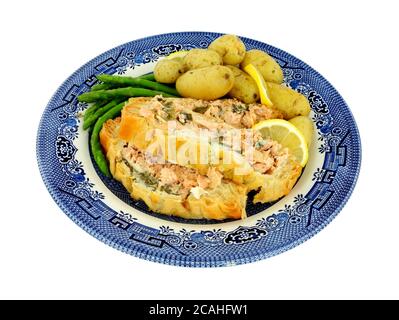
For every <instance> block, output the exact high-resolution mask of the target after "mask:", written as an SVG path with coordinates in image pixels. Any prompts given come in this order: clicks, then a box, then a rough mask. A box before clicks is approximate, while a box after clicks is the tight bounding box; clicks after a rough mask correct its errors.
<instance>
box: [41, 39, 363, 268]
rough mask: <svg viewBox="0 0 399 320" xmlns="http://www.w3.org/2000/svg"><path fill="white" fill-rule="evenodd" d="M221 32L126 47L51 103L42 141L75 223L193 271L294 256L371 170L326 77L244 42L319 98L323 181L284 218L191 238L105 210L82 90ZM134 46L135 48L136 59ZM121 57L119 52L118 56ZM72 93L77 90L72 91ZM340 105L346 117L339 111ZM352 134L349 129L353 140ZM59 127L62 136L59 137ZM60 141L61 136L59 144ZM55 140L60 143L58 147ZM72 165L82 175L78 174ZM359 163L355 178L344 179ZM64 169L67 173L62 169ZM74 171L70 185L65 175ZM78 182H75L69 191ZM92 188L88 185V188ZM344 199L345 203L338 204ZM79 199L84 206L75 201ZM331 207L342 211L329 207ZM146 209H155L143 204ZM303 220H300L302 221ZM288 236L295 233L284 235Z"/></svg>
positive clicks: (45, 174) (72, 81)
mask: <svg viewBox="0 0 399 320" xmlns="http://www.w3.org/2000/svg"><path fill="white" fill-rule="evenodd" d="M220 35H221V34H219V33H212V32H176V33H168V34H161V35H154V36H151V37H147V38H142V39H139V40H135V41H131V42H128V43H125V44H123V45H120V46H118V47H115V48H113V49H111V50H108V51H107V52H105V53H103V54H101V55H99V56H97V57H96V58H94V59H92V60H90V61H89V62H88V63H86V64H85V65H83V66H82V67H80V68H79V69H78V70H77V71H75V72H74V73H73V74H72V75H71V76H70V77H68V79H67V80H65V82H64V83H63V84H62V85H61V86H60V87H59V89H58V90H57V91H56V93H55V94H54V95H53V97H52V98H51V99H50V101H49V103H48V105H47V107H46V109H45V111H44V113H43V116H42V118H41V120H40V124H39V128H38V133H37V142H36V149H37V150H36V152H37V160H38V165H39V170H40V173H41V175H42V178H43V181H44V183H45V185H46V187H47V189H48V190H49V193H50V194H51V196H52V198H53V199H54V201H55V202H56V203H57V204H58V206H59V207H60V208H61V209H62V210H63V211H64V212H65V213H66V214H67V216H68V217H70V218H71V220H73V221H74V222H75V223H76V224H77V225H79V226H80V227H81V228H82V229H84V230H85V231H86V232H88V233H89V234H91V235H93V236H94V237H96V238H97V239H99V240H101V241H102V242H104V243H106V244H108V245H110V246H111V247H114V248H116V249H118V250H120V251H123V252H125V253H129V254H131V255H134V256H137V257H140V258H143V259H146V260H150V261H155V262H160V263H166V264H170V265H177V266H185V267H219V266H230V265H236V264H243V263H249V262H253V261H257V260H260V259H265V258H268V257H271V256H274V255H277V254H279V253H282V252H284V251H287V250H289V249H291V248H293V247H295V246H297V245H299V244H301V243H303V242H304V241H306V240H308V239H309V238H311V237H312V236H313V235H315V234H316V233H318V232H319V231H320V230H321V229H323V228H324V227H325V226H326V225H327V224H328V223H329V222H331V221H332V219H333V218H334V217H335V216H336V215H337V214H338V213H339V212H340V211H341V210H342V208H343V206H344V205H345V204H346V202H347V201H348V199H349V197H350V195H351V193H352V192H353V189H354V187H355V185H356V181H357V178H358V175H359V172H360V166H361V142H360V135H359V131H358V128H357V126H356V123H355V120H354V118H353V115H352V113H351V111H350V109H349V107H348V106H347V104H346V103H345V101H344V100H343V98H342V97H341V96H340V95H339V93H338V92H337V91H336V90H335V88H334V87H333V86H332V85H331V84H330V83H329V82H328V81H327V80H326V79H325V78H324V77H323V76H321V75H320V74H319V73H318V72H317V71H315V70H314V69H313V68H311V67H310V66H308V65H307V64H305V63H304V62H302V61H301V60H299V59H297V58H295V57H293V56H292V55H290V54H288V53H286V52H285V51H283V50H280V49H278V48H275V47H273V46H270V45H267V44H264V43H262V42H259V41H256V40H252V39H248V38H244V37H241V38H242V39H243V41H244V42H245V44H246V45H247V47H249V48H260V49H263V50H266V51H268V52H269V53H271V54H272V55H273V56H274V57H275V58H276V59H277V60H278V61H279V63H280V64H281V65H282V67H283V69H284V71H285V80H286V82H287V84H288V85H289V86H291V87H293V88H295V89H297V90H298V91H301V92H302V93H304V94H305V95H307V97H308V99H309V100H310V101H311V105H312V109H313V111H314V121H315V124H316V127H317V129H318V134H319V135H318V137H319V139H321V141H323V144H321V145H320V147H319V152H320V153H321V154H324V159H323V166H320V167H318V168H317V170H316V171H315V172H313V178H312V181H315V182H314V185H312V186H311V187H310V188H309V189H307V191H308V192H307V193H306V195H303V194H298V195H297V196H298V198H299V200H297V199H296V198H295V199H296V200H297V202H296V200H295V199H294V204H293V205H290V204H285V207H284V208H283V209H281V208H280V209H279V210H278V211H276V213H275V214H274V213H273V214H271V215H270V214H269V215H265V216H264V217H263V218H262V219H261V220H257V222H256V224H255V225H252V226H248V225H244V224H243V226H239V227H237V228H233V229H228V228H227V229H226V230H224V227H223V225H221V224H218V225H216V226H217V227H219V228H221V229H218V230H216V229H213V231H210V230H205V231H198V232H197V231H195V232H188V233H189V234H188V236H187V234H185V233H184V232H183V233H182V230H184V231H186V229H182V230H180V231H179V232H175V231H173V229H172V228H169V227H168V225H173V226H176V222H173V220H172V222H170V223H168V222H167V221H163V224H164V225H166V226H161V227H160V230H158V229H156V228H155V229H154V228H153V226H149V227H146V226H145V225H143V224H141V223H139V222H141V221H140V219H139V221H135V220H137V219H136V218H134V217H133V218H132V219H130V218H129V217H126V215H124V212H122V211H121V210H119V211H120V212H118V209H116V210H114V209H113V208H110V207H109V203H108V205H107V204H103V202H102V199H103V198H102V194H101V192H98V191H96V190H94V189H95V188H96V187H98V184H97V185H95V186H92V185H91V184H93V183H91V182H90V181H89V178H88V176H89V173H88V171H90V169H88V168H87V166H84V165H81V164H79V159H75V157H76V153H77V151H78V150H77V149H78V148H76V146H75V145H74V143H75V142H76V141H77V139H79V135H80V138H81V137H82V133H79V123H80V120H79V119H78V117H77V114H78V112H79V111H81V110H83V109H84V108H85V107H87V106H81V105H79V104H77V102H76V99H75V98H76V95H77V94H78V93H80V92H82V90H83V91H87V90H88V89H89V88H90V87H91V86H92V85H93V84H94V83H95V81H94V79H93V70H94V69H95V71H94V74H96V73H102V72H106V73H114V72H117V73H125V72H126V70H127V69H129V70H130V69H131V70H130V71H132V70H133V71H134V69H136V70H137V69H140V68H143V67H145V65H146V64H147V63H149V64H151V63H153V62H154V61H156V60H157V59H158V58H160V57H162V56H163V55H166V54H168V53H170V52H173V51H177V50H182V49H185V48H186V47H187V46H188V48H190V47H206V46H207V45H208V44H209V42H210V41H211V40H212V39H214V38H216V37H218V36H220ZM165 41H166V44H165V43H164V42H165ZM172 41H173V42H172ZM149 44H150V46H149ZM129 49H132V50H130V51H131V52H129ZM136 49H137V50H136ZM154 49H156V50H154ZM124 50H125V52H124ZM140 50H141V51H140ZM118 52H119V55H115V54H116V53H118ZM122 53H123V54H122ZM129 54H131V56H129ZM123 59H125V60H126V61H125V60H123ZM110 65H111V66H112V67H110ZM293 70H294V71H293ZM297 71H298V73H296V72H297ZM77 79H79V81H77ZM76 82H78V83H76ZM71 88H72V89H73V90H75V91H71ZM68 99H69V100H68ZM337 106H338V107H339V108H338V111H337V110H335V109H336V108H337ZM79 108H80V109H79ZM55 110H57V112H58V110H61V112H60V113H58V114H57V117H58V118H54V117H55V112H54V111H55ZM64 111H65V112H64ZM334 112H335V113H334ZM63 113H64V114H65V117H66V118H65V119H63V118H62V117H64V116H62V117H60V115H62V114H63ZM54 119H56V120H57V119H58V120H59V123H58V127H54V125H55V122H56V121H55V120H54ZM58 120H57V121H58ZM337 124H340V126H337ZM342 128H344V129H347V130H346V133H345V132H344V130H342ZM51 129H57V130H56V131H57V132H58V133H54V132H53V131H55V130H53V131H51ZM338 129H339V130H338ZM63 130H65V131H63ZM334 130H335V132H334ZM52 134H53V135H54V136H55V137H56V139H53V140H52V139H50V136H51V135H52ZM349 138H350V141H349ZM49 139H50V140H49ZM75 139H76V140H75ZM81 139H82V138H81ZM323 139H325V140H323ZM74 140H75V141H74ZM49 141H51V142H52V143H51V144H49V143H48V142H49ZM65 148H66V149H65ZM320 148H321V149H322V150H321V151H320ZM65 150H66V151H65ZM50 151H52V152H50ZM65 152H67V153H66V154H65ZM331 158H332V160H331ZM71 163H72V164H73V168H72V169H71V168H69V167H70V164H71ZM68 166H69V167H68ZM349 166H350V170H349V171H348V172H346V171H345V172H342V171H343V170H344V169H345V170H347V168H349ZM58 167H59V168H60V172H58V171H57V168H58ZM64 173H65V174H66V175H65V177H64V178H65V181H64V180H62V178H60V177H61V176H60V177H58V176H57V175H58V174H60V175H63V174H64ZM71 177H72V178H71ZM57 178H59V179H57ZM302 179H303V178H302ZM101 180H102V182H104V184H106V185H107V187H109V188H113V186H112V185H111V184H109V182H107V181H106V180H104V178H103V177H101ZM61 182H62V184H61ZM68 182H69V183H70V185H67V188H65V185H66V183H68ZM74 183H75V185H73V184H74ZM82 184H84V187H81V186H82ZM335 185H337V186H338V187H337V189H334V187H335ZM330 187H331V189H329V188H330ZM341 189H342V191H339V190H341ZM60 191H62V193H61V192H60ZM112 192H114V191H112ZM68 193H69V195H68ZM114 193H115V192H114ZM334 196H336V197H338V200H339V201H336V202H333V200H334ZM67 197H68V198H67ZM69 198H71V199H72V198H73V199H75V200H73V201H72V200H66V199H69ZM106 198H108V197H106ZM120 198H121V197H120ZM76 199H77V200H76ZM295 203H296V204H295ZM97 204H102V207H101V209H98V208H97V209H96V205H97ZM77 205H78V206H77ZM330 207H332V209H326V208H330ZM104 208H105V209H104ZM265 208H266V207H265ZM265 208H264V209H265ZM136 209H138V211H140V210H141V211H145V210H144V209H142V207H140V205H138V206H137V208H136ZM90 210H92V211H90ZM96 210H97V212H96ZM99 210H105V211H106V212H108V213H107V215H105V214H104V216H102V215H101V214H102V211H101V213H100V211H99ZM107 210H108V211H107ZM138 211H137V212H138ZM255 211H257V210H255ZM258 211H259V209H258ZM324 211H325V212H324ZM93 212H94V213H93ZM135 212H136V211H135ZM262 212H263V211H262ZM82 214H84V215H85V216H82ZM121 214H122V215H121ZM312 214H313V216H312ZM280 218H281V219H280ZM292 218H295V219H292ZM305 218H306V219H307V220H308V221H307V222H306V221H305V220H306V219H305ZM154 219H156V218H154ZM291 219H292V221H291ZM296 219H297V220H298V221H299V222H297V223H294V221H296ZM102 220H104V221H102ZM280 220H281V221H280ZM100 222H101V223H100ZM280 222H281V223H280ZM177 223H179V221H178V222H177ZM108 224H109V225H108ZM295 224H297V225H295ZM306 224H307V225H306ZM227 225H228V224H227V223H226V226H227ZM221 226H222V227H221ZM200 227H201V226H200ZM209 227H213V225H205V226H203V229H209ZM162 228H164V229H162ZM175 229H176V228H175ZM132 230H133V231H132ZM154 230H155V231H154ZM165 230H166V231H165ZM170 230H171V231H170ZM287 230H290V232H288V231H287ZM187 231H188V230H187ZM219 231H220V232H219ZM254 232H255V233H254ZM125 233H126V235H128V237H127V238H126V235H125ZM284 233H285V234H286V235H288V236H284ZM122 234H123V236H122ZM187 237H188V238H187ZM251 237H252V238H251ZM272 238H273V240H270V239H272ZM267 241H269V242H267ZM270 241H272V242H273V241H276V243H277V244H274V242H273V245H269V243H270ZM244 247H245V249H243V248H244ZM201 250H202V251H201Z"/></svg>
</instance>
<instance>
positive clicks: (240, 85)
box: [227, 66, 259, 103]
mask: <svg viewBox="0 0 399 320" xmlns="http://www.w3.org/2000/svg"><path fill="white" fill-rule="evenodd" d="M227 67H228V68H229V69H230V70H231V71H232V72H233V74H234V78H235V79H234V85H233V88H232V89H231V90H230V91H229V93H228V95H229V96H230V97H232V98H236V99H238V100H241V101H243V102H245V103H254V102H256V101H257V100H258V99H259V90H258V86H257V85H256V82H255V80H254V79H252V77H251V76H250V75H249V74H247V73H246V72H244V71H242V70H240V69H239V68H237V67H235V66H227Z"/></svg>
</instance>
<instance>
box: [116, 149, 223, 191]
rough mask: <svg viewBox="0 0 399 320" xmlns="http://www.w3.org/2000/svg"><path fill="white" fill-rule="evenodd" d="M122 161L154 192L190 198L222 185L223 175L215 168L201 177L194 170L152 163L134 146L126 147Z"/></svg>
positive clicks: (170, 164)
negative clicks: (200, 191)
mask: <svg viewBox="0 0 399 320" xmlns="http://www.w3.org/2000/svg"><path fill="white" fill-rule="evenodd" d="M121 160H122V161H123V162H124V163H125V164H126V165H127V166H128V167H129V168H130V170H131V173H132V176H133V177H134V178H135V179H136V180H139V181H140V182H142V183H144V184H145V185H146V186H148V187H150V188H152V189H153V190H159V191H163V192H166V193H169V194H175V195H180V196H183V197H188V196H189V194H190V193H192V194H194V195H195V194H196V193H195V191H197V192H198V190H202V192H206V190H212V189H214V188H216V187H218V186H219V185H220V184H221V183H222V177H223V176H222V174H221V173H220V172H219V171H217V170H216V169H215V168H209V169H208V172H207V174H206V175H201V174H200V173H198V172H197V170H195V169H193V168H187V167H183V166H181V165H177V164H173V163H165V164H158V163H151V162H149V161H148V159H146V157H145V155H144V154H143V152H141V151H140V150H138V149H137V148H135V147H133V146H129V145H127V146H125V147H123V149H122V151H121Z"/></svg>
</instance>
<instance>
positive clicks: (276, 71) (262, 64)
mask: <svg viewBox="0 0 399 320" xmlns="http://www.w3.org/2000/svg"><path fill="white" fill-rule="evenodd" d="M250 63H252V64H253V65H254V66H255V67H256V68H257V69H258V70H259V71H260V73H261V74H262V76H263V78H264V79H265V81H268V82H274V83H283V80H284V76H283V70H281V67H280V65H279V64H278V63H277V61H276V60H274V59H273V58H272V57H271V56H270V55H268V54H267V53H266V52H264V51H261V50H257V49H253V50H249V51H247V53H246V54H245V57H244V60H243V61H242V62H241V65H240V67H241V69H244V68H245V67H246V66H247V65H248V64H250Z"/></svg>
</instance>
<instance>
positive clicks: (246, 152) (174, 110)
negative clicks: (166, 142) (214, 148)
mask: <svg viewBox="0 0 399 320" xmlns="http://www.w3.org/2000/svg"><path fill="white" fill-rule="evenodd" d="M206 103H209V104H208V105H206V107H207V110H206V111H205V112H204V113H203V114H202V113H199V112H196V111H203V109H201V110H199V109H198V108H203V107H204V105H203V104H204V102H203V101H201V100H195V99H178V98H162V97H159V96H158V97H154V98H132V99H130V100H129V104H128V105H126V106H125V108H124V109H123V111H122V121H121V128H120V138H122V139H124V140H126V141H129V142H131V143H132V144H133V145H134V146H136V147H137V148H139V149H141V150H145V149H146V148H147V147H148V145H149V143H151V139H150V140H149V139H148V134H149V133H151V132H153V131H154V130H155V129H157V130H160V131H161V132H163V133H164V134H165V133H166V132H167V130H168V125H170V123H171V121H174V126H175V128H176V130H177V131H178V130H187V131H190V132H194V133H196V132H197V133H198V132H201V133H202V132H203V131H201V130H202V129H209V130H210V131H209V132H210V133H215V132H217V133H218V134H217V136H218V135H220V136H224V137H229V135H236V134H238V135H239V136H240V137H239V138H240V144H239V145H238V146H237V145H235V144H234V143H233V140H234V139H233V138H232V137H230V138H232V139H225V138H224V139H223V140H219V141H218V143H220V144H222V145H223V148H224V149H223V150H224V152H225V153H229V154H232V155H234V156H235V157H238V158H236V159H238V160H237V161H236V162H234V163H233V165H225V164H223V163H221V164H218V165H216V166H215V165H212V164H211V163H207V164H206V165H202V166H201V165H200V166H198V165H193V167H195V168H196V169H198V170H199V171H200V172H201V174H205V172H206V170H207V169H208V168H209V167H212V166H215V167H216V168H217V169H218V170H219V171H220V172H221V173H222V174H223V176H224V177H225V178H227V179H230V180H233V181H234V182H236V183H240V184H243V185H245V186H246V187H247V190H248V191H250V190H256V189H259V188H260V189H261V190H260V192H259V193H258V194H257V196H256V197H255V201H256V202H269V201H274V200H277V199H279V198H281V197H282V196H284V195H286V194H288V193H289V191H290V190H291V189H292V187H293V186H294V184H295V182H296V181H297V179H298V177H299V176H300V174H301V171H302V167H301V166H300V165H299V163H298V162H297V161H296V159H295V158H294V156H293V155H291V154H290V152H289V150H288V149H286V148H283V147H282V146H281V145H280V144H279V143H277V142H276V141H272V140H270V139H263V137H262V136H261V135H260V134H259V133H254V132H252V131H250V133H251V135H252V136H251V139H249V140H247V139H246V135H247V134H248V130H245V129H243V128H245V123H247V121H246V120H243V119H244V116H251V114H254V118H253V121H258V120H257V119H261V120H264V119H266V118H268V117H272V116H281V114H280V113H279V112H278V111H274V110H273V109H268V108H266V107H264V106H262V105H259V104H253V105H251V107H247V108H248V109H247V110H244V109H242V110H238V111H237V110H235V109H236V108H239V107H238V106H237V103H238V101H237V100H234V99H226V100H217V101H213V102H206ZM206 103H205V104H206ZM241 107H242V108H246V107H245V105H244V106H241ZM241 107H240V108H241ZM263 109H265V111H262V112H260V111H259V110H263ZM217 110H218V111H217ZM225 110H227V111H226V112H225ZM257 110H258V111H257ZM216 111H217V112H216ZM245 112H246V113H245ZM225 113H227V114H229V113H230V114H231V113H238V114H241V113H243V114H244V115H243V116H242V117H241V116H240V117H241V118H237V119H239V120H240V121H239V122H238V121H236V120H235V118H231V117H230V116H226V115H225ZM260 115H261V118H256V119H255V117H258V116H260ZM226 120H227V122H230V123H233V124H234V125H233V124H229V123H226ZM243 122H244V123H243ZM247 124H248V123H247ZM251 126H252V124H251ZM237 128H241V129H238V130H237ZM146 135H147V137H146ZM153 135H154V138H157V136H158V135H157V134H153ZM146 138H147V139H146ZM237 147H238V148H237ZM226 148H227V149H226ZM228 150H230V151H233V152H229V151H228ZM165 153H166V151H165V150H164V154H165ZM243 159H244V160H243ZM243 161H244V162H243ZM240 166H241V167H242V168H244V167H245V170H247V171H245V174H242V173H240V174H236V171H235V169H237V168H238V167H240ZM248 167H249V168H250V169H248Z"/></svg>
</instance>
